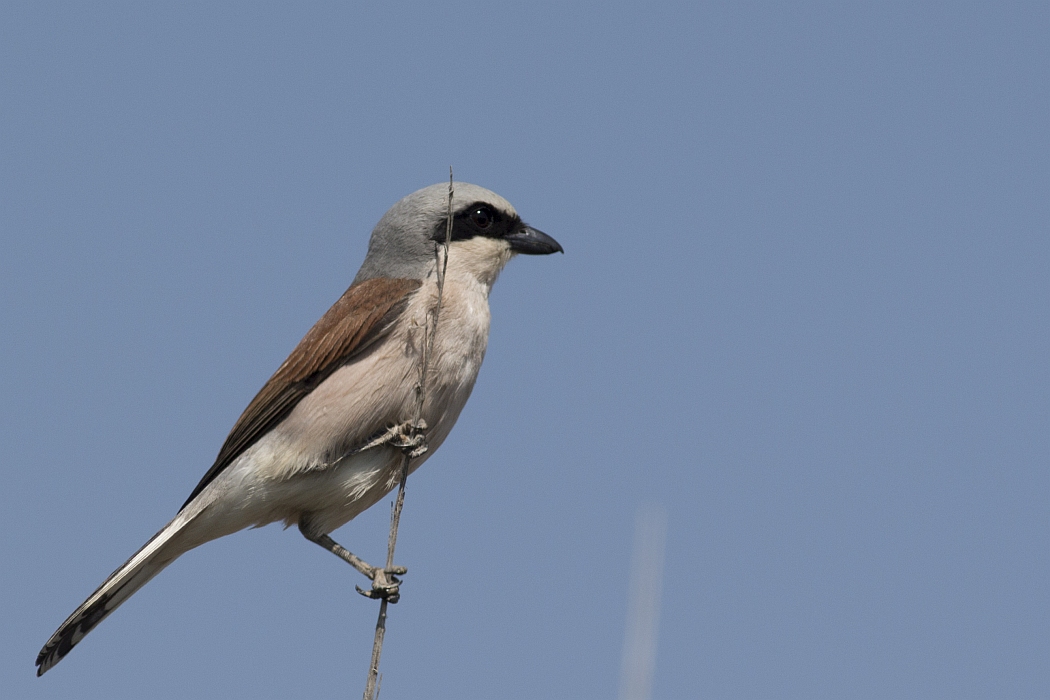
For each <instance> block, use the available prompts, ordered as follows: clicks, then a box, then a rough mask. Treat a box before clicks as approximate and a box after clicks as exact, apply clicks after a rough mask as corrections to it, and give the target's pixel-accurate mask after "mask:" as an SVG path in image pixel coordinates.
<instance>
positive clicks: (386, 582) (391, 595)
mask: <svg viewBox="0 0 1050 700" xmlns="http://www.w3.org/2000/svg"><path fill="white" fill-rule="evenodd" d="M406 573H408V569H406V568H405V567H403V566H391V567H390V568H388V569H376V570H375V571H374V572H373V575H372V588H371V590H367V591H366V590H365V589H363V588H361V587H360V586H354V588H356V589H357V592H358V593H360V594H361V595H363V596H364V597H366V598H372V599H373V600H375V599H382V600H386V601H388V602H390V603H396V602H397V601H399V600H400V599H401V590H400V586H401V579H399V578H398V576H403V575H405V574H406Z"/></svg>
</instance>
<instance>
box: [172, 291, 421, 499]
mask: <svg viewBox="0 0 1050 700" xmlns="http://www.w3.org/2000/svg"><path fill="white" fill-rule="evenodd" d="M420 285H421V282H420V281H419V280H410V279H388V278H382V277H380V278H375V279H370V280H366V281H364V282H361V283H360V284H355V285H353V286H351V287H350V289H348V290H346V293H345V294H343V296H342V297H341V298H340V299H339V301H337V302H336V303H335V304H333V305H332V308H330V309H329V310H328V311H327V312H325V315H324V316H322V317H321V319H320V320H319V321H318V322H317V323H315V324H314V327H313V328H311V329H310V331H309V332H308V333H307V334H306V335H305V336H304V337H303V339H302V340H301V341H299V345H298V346H296V348H295V350H293V351H292V354H291V355H289V356H288V359H287V360H285V361H284V364H282V365H281V366H280V368H278V370H277V372H275V373H274V375H273V376H272V377H270V380H269V381H268V382H266V385H265V386H263V388H262V389H261V390H260V391H259V393H258V394H256V396H255V398H254V399H252V402H251V403H250V404H248V408H246V409H244V413H242V414H241V417H240V418H238V419H237V423H236V425H234V426H233V430H231V431H230V434H229V436H228V437H227V438H226V442H225V443H223V445H222V449H221V450H219V456H218V457H216V458H215V464H213V465H212V466H211V469H209V470H208V473H207V474H205V475H204V478H203V479H201V481H200V483H199V484H197V487H196V488H195V489H193V493H191V494H190V497H189V498H188V499H187V500H186V503H184V504H183V505H182V507H183V508H185V507H186V506H187V505H188V504H189V502H190V501H192V500H193V499H194V498H196V497H197V494H199V493H200V492H201V491H203V490H204V487H205V486H207V485H208V484H210V483H211V482H212V480H213V479H215V477H216V476H218V475H219V473H220V472H221V471H222V470H223V469H225V468H226V467H228V466H229V465H230V464H231V463H232V462H233V460H235V459H237V457H238V456H239V455H240V454H241V453H242V452H244V451H245V450H247V449H248V448H249V447H251V446H252V445H253V444H255V442H256V440H258V439H259V438H261V437H262V436H263V435H265V434H266V433H267V432H269V431H270V430H272V429H273V428H274V426H276V425H277V424H278V423H280V422H281V421H282V420H284V419H285V417H287V416H288V414H289V413H291V412H292V409H293V408H295V407H296V405H297V404H298V403H299V402H300V401H302V400H303V398H304V397H305V396H306V395H307V394H309V393H310V392H311V391H313V390H314V388H316V387H317V385H319V384H320V383H321V382H323V381H324V380H325V379H326V378H327V377H328V376H329V375H330V374H331V373H332V372H334V371H335V370H337V369H338V368H339V367H341V366H343V365H344V364H346V363H347V362H349V361H351V360H352V359H353V358H354V356H355V355H357V354H359V353H360V352H362V351H363V350H365V349H366V348H367V347H369V346H370V345H371V344H372V343H374V342H375V341H376V340H378V339H380V338H382V337H383V336H384V335H385V334H386V333H387V331H389V329H390V327H391V325H393V322H394V320H396V319H397V317H398V316H399V315H401V312H402V311H404V309H405V306H407V304H408V299H409V297H410V296H411V294H412V292H414V291H416V290H417V289H419V287H420Z"/></svg>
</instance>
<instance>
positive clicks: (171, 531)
mask: <svg viewBox="0 0 1050 700" xmlns="http://www.w3.org/2000/svg"><path fill="white" fill-rule="evenodd" d="M191 520H192V518H188V517H186V515H185V513H180V514H179V515H177V516H176V517H175V519H174V520H172V521H171V522H170V523H168V524H167V525H166V526H165V527H164V529H162V530H161V531H160V532H158V533H157V534H156V535H154V536H153V537H151V538H150V540H149V541H148V542H147V543H146V544H144V545H143V546H142V549H140V550H139V551H137V552H135V554H134V555H132V557H131V558H130V559H128V560H127V561H126V562H124V565H123V566H121V567H120V568H119V569H117V570H116V571H114V572H113V573H112V574H110V575H109V578H107V579H106V580H105V582H103V584H102V585H101V586H99V587H98V590H96V591H95V592H94V593H92V594H91V597H89V598H88V599H87V600H85V601H84V602H83V603H81V605H80V607H79V608H77V609H76V610H75V611H74V612H73V614H72V615H70V616H69V618H68V619H67V620H66V621H65V622H63V623H62V625H61V626H60V627H59V628H58V630H57V631H56V632H55V633H54V634H53V635H51V639H49V640H47V644H45V645H44V648H43V649H41V650H40V653H39V654H38V655H37V657H36V665H37V670H36V675H38V676H42V675H44V674H45V673H46V672H47V671H48V670H49V669H50V668H51V667H52V666H54V665H55V664H57V663H58V662H59V661H61V660H62V659H63V658H64V657H65V655H66V654H68V653H69V652H70V650H71V649H72V648H73V647H74V646H76V645H77V644H78V643H79V642H80V640H81V639H83V638H84V636H85V635H86V634H87V633H88V632H90V631H91V630H92V629H94V628H95V625H97V624H98V623H100V622H102V620H104V619H106V618H107V617H108V616H109V614H110V613H111V612H113V611H114V610H116V609H117V607H119V606H120V604H121V603H123V602H124V601H125V600H127V599H128V598H130V597H131V594H133V593H134V592H135V591H137V590H138V589H140V588H142V587H143V586H145V585H146V584H147V583H148V582H149V581H150V579H152V578H153V577H154V576H156V575H157V574H159V573H160V572H161V570H162V569H164V567H166V566H167V565H168V564H170V563H171V562H173V561H175V559H177V558H178V557H179V555H181V554H182V553H183V552H185V551H186V550H185V549H183V548H180V547H178V546H177V545H176V535H178V534H179V533H180V532H181V531H182V529H183V528H184V527H186V525H188V524H189V523H190V521H191Z"/></svg>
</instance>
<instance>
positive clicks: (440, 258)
mask: <svg viewBox="0 0 1050 700" xmlns="http://www.w3.org/2000/svg"><path fill="white" fill-rule="evenodd" d="M453 194H454V189H453V186H452V166H451V165H450V166H449V168H448V211H447V214H446V222H445V242H444V245H443V246H442V247H441V248H437V247H435V249H434V256H435V262H436V265H435V267H436V269H437V291H438V295H437V304H435V305H434V308H433V309H430V310H428V311H427V322H426V325H425V326H424V327H423V343H422V346H421V352H420V355H421V357H420V368H419V382H418V384H416V416H415V422H414V423H413V425H414V426H417V429H418V426H421V425H422V423H421V421H422V419H423V404H424V403H425V402H426V398H427V373H428V371H429V365H430V357H431V354H432V353H433V350H434V337H435V336H436V335H437V324H438V317H439V316H440V315H441V302H442V300H443V297H444V292H445V273H446V272H447V271H448V246H449V243H451V242H452V196H453ZM439 251H440V252H441V253H442V254H441V255H439V254H438V253H439ZM411 459H412V458H411V456H410V455H409V453H408V452H407V451H406V452H405V454H404V456H403V457H402V458H401V483H400V484H399V485H398V489H397V498H396V499H395V500H394V506H393V510H392V511H391V514H390V536H389V537H388V538H387V543H386V569H387V570H390V569H393V568H394V549H395V548H396V547H397V531H398V527H399V526H400V525H401V509H402V508H404V506H405V484H406V483H408V465H409V462H410V461H411ZM377 573H378V572H377ZM389 602H390V601H389V600H388V599H387V597H385V596H384V597H383V599H382V601H381V602H380V603H379V619H378V620H376V634H375V639H374V640H373V642H372V660H371V662H370V663H369V665H368V681H367V682H366V683H365V694H364V700H376V699H377V697H378V695H379V679H380V678H381V676H380V675H379V658H380V656H381V655H382V653H383V638H384V637H385V636H386V613H387V611H386V608H387V605H388V604H389ZM395 602H396V600H395Z"/></svg>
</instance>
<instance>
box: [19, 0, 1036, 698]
mask: <svg viewBox="0 0 1050 700" xmlns="http://www.w3.org/2000/svg"><path fill="white" fill-rule="evenodd" d="M1047 36H1050V9H1048V7H1047V5H1046V4H1045V3H987V2H979V3H966V4H960V3H895V2H890V3H877V4H871V3H812V2H800V3H791V4H774V3H740V2H732V3H729V2H721V3H717V2H708V3H682V4H673V3H659V2H657V3H647V4H644V5H643V4H642V3H637V4H628V3H620V4H611V5H599V4H579V3H541V2H535V3H529V4H524V3H520V4H517V5H504V4H495V3H488V4H483V3H461V2H445V3H440V4H438V3H432V4H416V3H387V4H385V5H384V6H382V7H368V8H357V7H350V6H347V5H346V4H345V3H311V4H303V3H299V4H296V5H294V6H293V5H287V6H281V5H278V4H275V3H228V2H208V3H179V4H177V5H173V6H170V7H169V6H158V5H156V4H143V3H91V4H90V5H87V6H85V5H83V4H79V3H46V2H39V3H18V2H9V3H5V4H4V6H3V9H2V10H0V66H2V70H0V94H2V96H3V98H2V100H0V147H2V149H3V155H2V158H0V251H2V252H0V329H2V333H0V360H2V368H0V390H2V392H3V396H4V398H5V400H4V401H2V402H0V415H2V419H0V440H2V443H3V445H4V448H5V449H4V454H5V459H4V463H3V467H2V472H0V473H2V474H3V476H4V487H3V488H2V489H0V513H3V518H4V527H3V530H2V532H3V536H2V538H0V562H2V566H0V590H2V591H3V593H4V597H5V599H6V601H7V614H6V617H5V622H4V624H3V633H2V634H0V677H2V678H3V679H4V680H3V681H2V684H3V687H4V688H5V692H4V695H5V697H18V698H50V697H60V696H66V695H72V694H74V693H75V694H76V695H77V696H78V697H86V698H141V697H151V698H167V697H172V698H174V697H180V698H181V697H217V696H219V694H220V693H221V694H222V695H223V696H225V697H230V698H240V697H244V698H248V697H251V698H260V697H288V696H292V695H295V696H303V697H346V696H348V695H349V696H351V697H356V696H357V695H358V694H359V693H360V692H361V690H362V688H363V684H364V678H365V672H366V669H367V660H368V653H369V648H370V645H371V638H372V629H373V625H374V622H375V613H376V605H375V604H374V603H372V602H370V601H366V600H364V599H361V598H359V596H357V595H356V594H355V593H354V592H353V585H354V584H355V583H360V581H359V580H358V579H357V578H355V576H356V574H355V573H354V572H352V571H351V570H350V569H349V567H346V566H345V565H342V564H341V563H340V562H338V561H337V560H336V559H335V558H334V557H331V556H330V555H326V554H324V553H323V552H322V551H320V550H319V549H318V548H317V547H316V546H314V545H311V544H309V543H308V542H306V541H305V540H303V539H302V538H301V537H300V536H299V535H298V533H296V532H295V531H294V530H293V531H282V530H280V529H279V528H277V527H274V526H271V527H269V528H264V529H262V530H256V531H250V532H243V533H239V534H237V535H234V536H231V537H228V538H225V539H223V540H220V541H217V542H213V543H210V544H208V545H206V546H204V547H202V548H200V549H198V550H196V551H194V552H191V553H189V554H187V555H186V556H184V557H183V558H182V559H180V560H179V561H178V562H176V563H175V564H174V565H172V566H171V567H170V568H169V569H167V570H166V571H164V572H163V574H161V575H160V576H159V577H158V578H157V579H156V580H154V581H153V582H151V583H150V584H149V585H148V586H146V587H145V588H144V589H143V590H142V591H141V592H139V593H138V594H137V595H136V596H135V597H134V598H132V599H131V600H130V601H129V602H128V603H127V604H126V605H125V606H124V607H122V608H121V609H120V610H119V611H118V612H117V613H115V614H114V615H113V616H112V617H111V618H109V619H108V620H106V621H105V623H103V624H102V625H100V626H99V627H98V628H97V629H96V630H95V631H94V632H92V634H91V635H90V636H89V637H88V638H87V639H86V640H85V641H84V642H83V643H82V644H81V645H80V646H78V647H77V649H76V650H75V651H74V652H73V653H72V654H71V655H70V656H69V657H68V658H67V659H66V660H65V661H63V663H62V664H61V665H60V666H58V667H57V668H56V669H54V670H53V671H52V672H51V673H49V674H48V675H46V676H45V677H44V678H42V679H37V678H35V677H34V676H33V666H32V661H33V659H34V657H35V654H36V652H37V650H38V649H39V648H40V646H41V644H43V642H44V641H45V640H46V639H47V637H48V636H49V635H50V634H51V632H52V631H53V630H54V628H55V627H56V626H57V625H58V624H59V623H60V622H61V621H62V620H63V619H65V617H66V615H68V614H69V613H70V612H71V611H72V610H73V609H74V608H75V607H76V605H78V604H79V603H80V602H81V601H82V600H83V599H84V598H85V597H86V596H87V595H88V594H89V593H91V591H92V590H94V588H95V587H96V586H97V585H98V584H99V583H100V582H101V581H102V580H103V579H104V578H105V577H106V576H107V575H108V574H109V572H110V571H111V570H113V569H114V568H115V567H116V566H117V565H119V564H120V563H121V562H123V561H124V560H125V559H126V558H127V556H129V555H130V554H131V553H132V552H133V551H134V550H135V549H137V548H138V546H139V545H141V544H142V543H143V542H144V541H145V540H146V539H147V538H148V537H149V536H150V535H152V534H153V532H155V531H156V530H157V529H159V528H160V527H161V526H162V525H163V524H164V523H165V522H167V520H168V519H169V518H170V517H171V516H172V515H173V514H174V513H175V512H176V510H177V509H178V507H179V506H180V505H181V504H182V502H183V501H184V500H185V498H186V496H187V495H188V494H189V492H190V491H191V489H192V488H193V486H194V485H195V484H196V483H197V481H198V479H199V478H200V476H201V475H202V474H203V473H204V472H205V471H206V470H207V468H208V466H210V464H211V462H212V460H213V459H214V457H215V454H216V452H217V451H218V448H219V446H220V445H221V443H222V440H223V438H224V437H225V435H226V433H227V432H228V431H229V429H230V427H231V426H232V424H233V422H234V421H235V420H236V418H237V416H238V415H239V414H240V411H241V410H242V409H243V407H244V406H245V405H246V404H247V402H248V401H249V400H250V399H251V397H252V396H253V395H254V393H255V392H256V391H257V390H258V389H259V387H260V386H261V385H262V383H263V382H264V381H265V380H266V379H267V378H268V377H269V376H270V374H271V373H272V372H273V371H274V369H276V367H277V366H278V365H279V363H280V362H281V360H283V358H284V357H285V356H286V354H287V353H288V352H289V351H290V350H291V349H292V348H293V347H294V346H295V343H296V342H297V341H298V340H299V338H300V337H301V336H302V334H303V333H304V332H305V331H306V330H307V329H308V328H309V327H310V325H312V323H313V322H314V320H316V318H317V317H319V316H320V315H321V313H323V312H324V310H325V309H327V307H328V306H329V305H330V304H331V303H332V302H333V301H334V300H335V299H336V298H338V297H339V295H340V294H341V293H342V292H343V290H344V289H345V288H346V286H347V285H348V284H349V282H350V280H351V279H352V277H353V274H354V272H355V271H356V269H357V266H358V265H359V264H360V261H361V259H362V257H363V255H364V250H365V246H366V243H367V237H368V233H369V232H370V230H371V228H372V226H373V225H374V224H375V222H376V221H377V220H378V219H379V217H380V216H381V215H382V214H383V212H384V211H385V210H386V209H387V208H388V207H389V206H390V205H392V204H393V203H394V202H395V201H397V200H398V199H399V198H400V197H402V196H403V195H405V194H407V193H409V192H411V191H413V190H415V189H418V188H419V187H422V186H425V185H428V184H431V183H434V182H440V181H442V180H444V179H446V178H447V173H448V167H449V166H450V165H451V166H453V167H454V168H455V173H456V177H457V179H461V180H464V181H469V182H474V183H477V184H480V185H483V186H485V187H488V188H490V189H493V190H495V191H497V192H499V193H500V194H502V195H504V196H505V197H507V198H508V199H509V200H510V201H511V202H513V203H514V204H515V206H516V207H517V208H518V210H519V212H521V214H522V216H523V218H524V219H525V220H526V221H528V222H529V223H530V224H533V225H534V226H536V227H538V228H540V229H542V230H544V231H546V232H548V233H550V234H551V235H553V236H554V237H555V238H557V239H558V240H559V241H560V242H561V243H562V244H563V245H564V247H565V250H566V254H565V255H564V256H552V257H550V258H523V259H518V260H515V261H513V262H512V263H511V265H510V266H509V267H508V269H507V270H506V271H505V273H504V274H503V276H502V277H501V279H500V280H499V282H498V283H497V285H496V288H495V290H494V291H493V295H492V299H491V302H492V308H493V327H492V334H491V339H490V344H489V351H488V356H487V358H486V361H485V366H484V368H483V369H482V373H481V377H480V379H479V382H478V385H477V388H476V390H475V393H474V396H473V397H472V398H471V401H470V403H469V404H468V405H467V408H466V409H465V411H464V412H463V415H462V416H461V418H460V420H459V424H458V425H457V427H456V429H455V430H454V431H453V433H452V436H451V437H450V438H449V440H448V442H447V443H446V444H445V445H444V446H443V447H442V449H441V450H440V451H439V452H438V453H437V454H436V455H435V456H434V457H433V458H432V459H431V460H430V461H429V462H428V463H427V465H426V466H425V467H424V468H423V469H421V470H420V471H418V472H417V473H416V474H415V475H413V477H412V479H411V480H410V482H409V491H408V499H407V504H406V508H405V515H404V520H403V526H402V531H401V539H400V541H399V553H398V560H399V561H400V563H402V564H405V565H406V566H408V567H409V568H410V573H409V575H408V577H407V583H406V585H405V586H404V588H403V589H402V590H403V596H402V601H401V602H400V603H399V604H398V605H397V606H395V607H393V608H392V610H391V620H390V623H389V631H388V637H387V640H388V641H387V645H386V649H385V651H384V658H383V673H384V680H383V686H382V697H383V698H384V700H389V699H391V698H401V697H434V698H443V697H456V698H492V697H501V698H535V697H554V698H573V699H583V698H609V697H613V696H615V694H616V692H617V687H618V674H619V663H620V650H621V646H622V642H623V633H624V625H625V619H626V609H627V586H628V571H627V564H628V559H629V555H630V549H631V542H632V528H633V524H634V519H635V513H636V512H637V510H638V508H639V507H640V505H641V504H642V503H644V502H655V503H657V504H660V505H661V506H662V507H663V508H665V509H666V512H667V515H668V525H667V550H666V570H665V574H664V584H665V588H664V592H663V597H662V601H663V602H662V617H661V621H660V627H659V637H658V647H657V657H656V667H655V676H654V689H653V696H654V697H655V698H697V697H719V698H754V697H778V698H781V697H782V698H814V697H857V698H885V697H923V698H968V697H972V698H984V697H993V696H996V697H1039V696H1046V695H1047V694H1050V673H1048V671H1047V664H1046V659H1047V658H1048V654H1050V633H1048V632H1047V630H1048V629H1050V603H1048V599H1047V595H1046V582H1047V580H1048V578H1050V565H1048V557H1047V552H1048V546H1050V505H1048V504H1050V498H1048V497H1050V470H1048V469H1047V466H1048V465H1047V462H1048V457H1050V438H1048V435H1050V432H1048V428H1050V399H1048V396H1050V369H1048V361H1047V358H1048V357H1050V305H1048V302H1050V282H1048V274H1047V271H1048V269H1050V196H1048V193H1050V129H1048V128H1047V116H1048V114H1050V42H1047ZM387 517H388V511H387V509H386V507H385V506H378V507H377V508H375V509H374V512H369V513H367V514H366V515H364V516H362V517H361V518H359V519H358V520H356V521H354V522H353V523H351V524H349V525H348V526H346V527H345V528H343V529H341V530H339V531H338V532H337V533H336V535H337V539H339V540H340V541H341V542H343V543H344V544H346V545H347V546H348V547H349V548H350V549H352V550H353V551H355V552H358V551H359V552H360V553H361V554H362V555H364V556H366V557H367V558H371V559H375V560H379V559H381V558H382V554H383V551H384V544H385V531H386V524H387Z"/></svg>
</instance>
